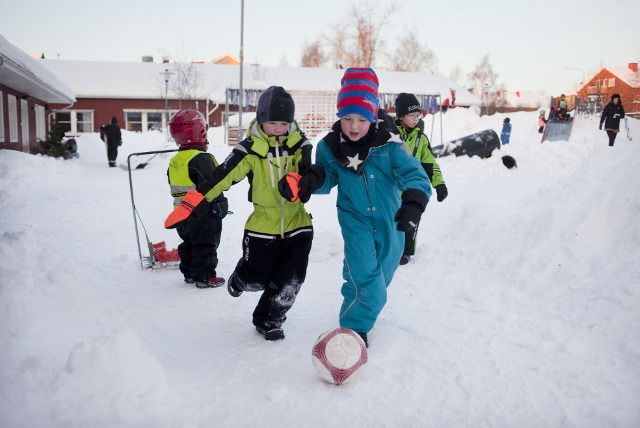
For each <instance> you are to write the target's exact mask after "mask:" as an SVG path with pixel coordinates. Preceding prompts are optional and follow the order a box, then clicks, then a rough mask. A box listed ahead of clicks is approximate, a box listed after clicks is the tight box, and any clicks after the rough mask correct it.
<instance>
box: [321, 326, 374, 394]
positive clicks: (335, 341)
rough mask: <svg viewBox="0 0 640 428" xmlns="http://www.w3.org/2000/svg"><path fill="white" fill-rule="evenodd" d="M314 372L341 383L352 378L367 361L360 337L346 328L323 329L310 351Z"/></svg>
mask: <svg viewBox="0 0 640 428" xmlns="http://www.w3.org/2000/svg"><path fill="white" fill-rule="evenodd" d="M311 359H312V361H313V367H315V369H316V372H318V374H319V375H320V377H322V378H323V379H324V380H326V381H327V382H329V383H333V384H335V385H342V384H343V383H347V382H349V381H351V380H353V379H354V378H355V377H356V375H358V373H359V372H360V371H361V370H362V368H363V367H364V365H365V364H366V362H367V347H366V345H365V344H364V341H363V340H362V338H361V337H360V336H359V335H358V333H356V332H355V331H353V330H350V329H348V328H342V327H340V328H336V329H334V330H328V331H325V332H324V333H322V334H321V335H320V337H318V340H316V343H315V344H314V345H313V350H312V351H311Z"/></svg>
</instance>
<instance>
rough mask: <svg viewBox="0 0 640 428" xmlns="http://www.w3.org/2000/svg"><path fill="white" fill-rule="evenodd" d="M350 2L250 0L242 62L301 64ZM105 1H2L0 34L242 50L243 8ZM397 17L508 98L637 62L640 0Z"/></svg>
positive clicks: (210, 51) (184, 54)
mask: <svg viewBox="0 0 640 428" xmlns="http://www.w3.org/2000/svg"><path fill="white" fill-rule="evenodd" d="M353 1H356V2H358V1H359V0H351V1H345V0H323V1H321V2H318V3H317V5H316V4H313V5H312V4H311V3H310V2H309V3H307V2H304V1H300V0H296V1H294V0H272V1H263V0H245V2H244V58H245V60H246V61H248V62H251V63H260V64H262V65H270V66H277V65H282V64H283V60H284V59H285V58H286V61H287V62H288V64H289V65H291V66H297V65H299V61H300V54H301V51H302V45H303V44H304V42H312V41H314V40H316V39H318V38H320V37H321V36H322V35H329V34H330V30H331V26H332V24H333V23H335V22H337V21H338V20H345V19H346V18H345V17H346V16H347V14H348V11H349V10H350V5H351V4H352V2H353ZM34 3H35V5H34ZM374 3H377V2H374ZM107 4H108V7H101V8H100V9H98V10H97V11H91V10H89V8H88V7H87V4H86V2H81V1H69V0H67V1H64V0H62V1H58V2H45V1H42V0H38V1H35V2H33V1H30V2H16V1H12V2H6V4H3V5H2V13H1V14H0V33H1V34H2V35H3V36H4V37H6V38H7V40H8V41H9V42H10V43H12V44H14V45H15V46H17V47H19V48H20V49H22V50H24V51H26V52H44V53H45V56H46V57H47V58H50V59H54V58H56V57H57V56H58V55H59V58H60V59H70V60H71V59H73V60H105V61H140V60H141V58H142V56H144V55H151V56H153V57H154V60H155V61H156V62H159V61H160V59H161V57H162V56H163V55H169V56H172V57H174V58H178V59H183V60H189V59H196V60H204V59H211V58H214V57H216V56H218V55H220V54H221V53H223V52H230V53H232V54H234V55H236V56H237V55H239V52H240V10H241V6H240V5H241V3H240V1H237V0H236V1H228V0H225V1H221V0H206V1H205V0H192V1H190V2H188V3H180V2H175V1H167V0H157V1H154V2H153V3H145V2H131V1H122V0H111V1H110V2H108V3H107ZM505 4H506V5H507V6H505ZM479 5H481V6H479ZM395 10H396V12H394V13H393V14H391V15H390V16H389V23H390V25H389V26H388V28H387V30H386V38H387V40H388V45H389V46H394V45H395V44H396V42H397V38H398V36H400V35H401V34H402V32H403V31H415V37H416V38H418V39H419V40H420V42H421V43H427V46H428V47H429V48H430V49H432V50H433V51H434V52H435V54H436V56H437V59H438V71H439V72H440V73H442V74H444V75H446V76H449V75H450V74H451V72H452V70H453V69H454V68H455V67H456V66H457V65H460V67H461V68H462V71H463V75H464V76H466V75H467V74H468V73H469V72H470V71H471V70H472V69H473V68H474V67H475V65H476V64H478V63H479V62H480V60H481V59H482V57H483V56H484V55H486V54H489V56H490V63H491V64H492V66H493V69H494V71H495V72H497V73H498V75H499V77H498V82H499V83H503V84H504V85H505V87H506V89H508V90H510V91H544V92H546V93H549V94H555V93H559V92H571V91H572V90H574V89H575V88H576V86H577V84H579V83H580V82H581V81H582V79H583V74H584V76H586V77H587V78H589V76H590V75H591V74H593V73H594V72H595V71H597V70H598V69H599V68H600V67H601V66H603V65H610V66H613V65H617V66H624V65H626V64H627V63H628V62H634V61H638V59H639V58H640V30H639V27H638V25H637V23H638V22H640V2H637V1H634V0H610V1H608V2H606V3H602V2H596V1H594V0H568V1H551V0H539V1H537V2H504V1H497V0H486V1H484V2H481V3H478V2H477V1H475V0H458V1H439V2H427V1H415V0H405V1H398V2H397V3H396V8H395ZM27 16H28V17H29V19H30V22H29V23H28V24H27V23H26V21H25V17H27ZM565 68H570V69H568V70H567V69H565ZM460 83H464V82H460Z"/></svg>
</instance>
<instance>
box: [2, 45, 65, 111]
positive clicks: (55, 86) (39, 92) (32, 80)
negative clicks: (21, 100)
mask: <svg viewBox="0 0 640 428" xmlns="http://www.w3.org/2000/svg"><path fill="white" fill-rule="evenodd" d="M0 82H1V83H2V84H3V85H6V86H8V87H10V88H12V89H15V90H17V91H20V92H23V93H25V94H28V95H30V96H32V97H34V98H37V99H39V100H42V101H44V102H47V103H61V104H71V103H73V102H75V101H76V96H75V94H74V92H73V91H72V90H71V89H70V88H69V87H68V86H67V85H65V84H64V83H62V81H60V80H59V79H58V77H57V76H56V75H55V73H54V72H52V71H51V70H49V69H48V68H47V67H44V66H43V65H42V64H41V63H40V62H39V60H37V59H34V58H32V57H31V56H30V55H29V54H27V53H26V52H23V51H22V50H21V49H19V48H17V47H16V46H14V45H12V44H11V43H9V41H7V39H5V38H4V37H3V36H2V35H0Z"/></svg>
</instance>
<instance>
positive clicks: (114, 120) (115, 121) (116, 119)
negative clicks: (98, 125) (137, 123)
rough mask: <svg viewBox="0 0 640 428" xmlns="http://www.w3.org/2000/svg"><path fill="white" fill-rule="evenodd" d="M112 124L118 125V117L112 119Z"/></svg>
mask: <svg viewBox="0 0 640 428" xmlns="http://www.w3.org/2000/svg"><path fill="white" fill-rule="evenodd" d="M111 123H113V124H115V123H118V118H117V117H115V116H113V117H112V118H111Z"/></svg>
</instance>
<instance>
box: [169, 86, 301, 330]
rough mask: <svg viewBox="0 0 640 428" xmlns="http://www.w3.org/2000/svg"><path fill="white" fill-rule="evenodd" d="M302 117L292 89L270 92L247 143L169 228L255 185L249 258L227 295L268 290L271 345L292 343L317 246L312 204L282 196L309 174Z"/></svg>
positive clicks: (263, 311)
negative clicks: (286, 185)
mask: <svg viewBox="0 0 640 428" xmlns="http://www.w3.org/2000/svg"><path fill="white" fill-rule="evenodd" d="M294 113H295V105H294V102H293V98H292V97H291V95H290V94H289V93H288V92H286V91H285V90H284V88H282V87H280V86H271V87H269V88H268V89H266V90H265V91H264V92H263V93H262V94H261V95H260V99H259V100H258V109H257V112H256V119H254V120H253V121H252V122H251V123H250V124H249V129H248V131H247V135H246V138H245V139H244V140H243V141H242V142H240V143H239V144H238V145H237V146H236V147H235V148H234V149H233V151H232V152H231V153H230V154H229V156H227V158H226V159H225V160H224V162H222V164H220V166H218V167H217V168H216V169H215V170H214V171H213V172H212V173H211V174H210V175H209V176H208V177H207V178H206V179H205V180H204V181H203V182H202V183H201V184H200V185H199V186H198V187H197V189H196V191H193V192H194V193H190V194H189V195H187V196H185V198H184V199H185V201H184V204H183V205H182V206H181V207H180V209H179V210H176V211H175V212H174V213H172V214H171V215H170V216H169V217H168V218H167V220H166V221H165V227H167V228H173V227H176V226H178V225H180V224H184V223H190V222H192V221H193V217H197V216H198V215H199V214H200V211H201V205H202V203H203V202H202V201H203V197H204V200H206V201H211V200H213V199H214V198H216V197H217V196H218V195H220V194H221V193H222V192H223V191H224V190H227V189H229V188H230V187H231V186H232V185H233V184H235V183H238V182H240V181H242V180H243V179H244V178H245V177H246V178H247V179H248V180H249V184H250V189H249V202H252V203H253V212H252V213H251V215H250V216H249V218H248V219H247V222H246V223H245V229H244V236H243V238H242V257H241V258H240V260H239V261H238V264H237V266H236V268H235V270H234V272H233V273H232V274H231V276H230V277H229V278H228V280H227V290H228V291H229V294H231V295H232V296H233V297H238V296H240V295H241V294H242V293H243V292H244V291H261V292H262V296H261V297H260V300H259V301H258V304H257V306H256V308H255V310H254V311H253V325H254V326H255V327H256V330H257V331H258V333H260V334H261V335H262V336H264V338H265V339H266V340H280V339H284V332H283V331H282V324H283V323H284V322H285V320H286V319H287V317H286V314H287V311H289V309H291V307H292V306H293V303H294V301H295V299H296V297H297V295H298V292H299V291H300V287H301V286H302V283H303V282H304V280H305V277H306V274H307V266H308V264H309V252H310V251H311V242H312V240H313V226H312V223H311V216H310V215H309V213H307V211H306V210H305V208H304V204H301V203H298V202H297V201H296V202H291V201H289V200H286V199H285V198H283V197H282V196H281V195H280V192H279V190H278V182H279V181H280V180H281V179H282V178H283V177H284V176H285V175H286V174H287V173H289V172H295V173H298V172H299V173H302V172H303V171H304V170H305V169H306V168H307V167H308V166H309V165H310V164H311V151H312V145H311V141H309V140H308V139H307V137H305V135H304V133H303V132H302V131H301V130H300V127H299V125H298V122H296V121H295V120H294V118H293V117H294Z"/></svg>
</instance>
